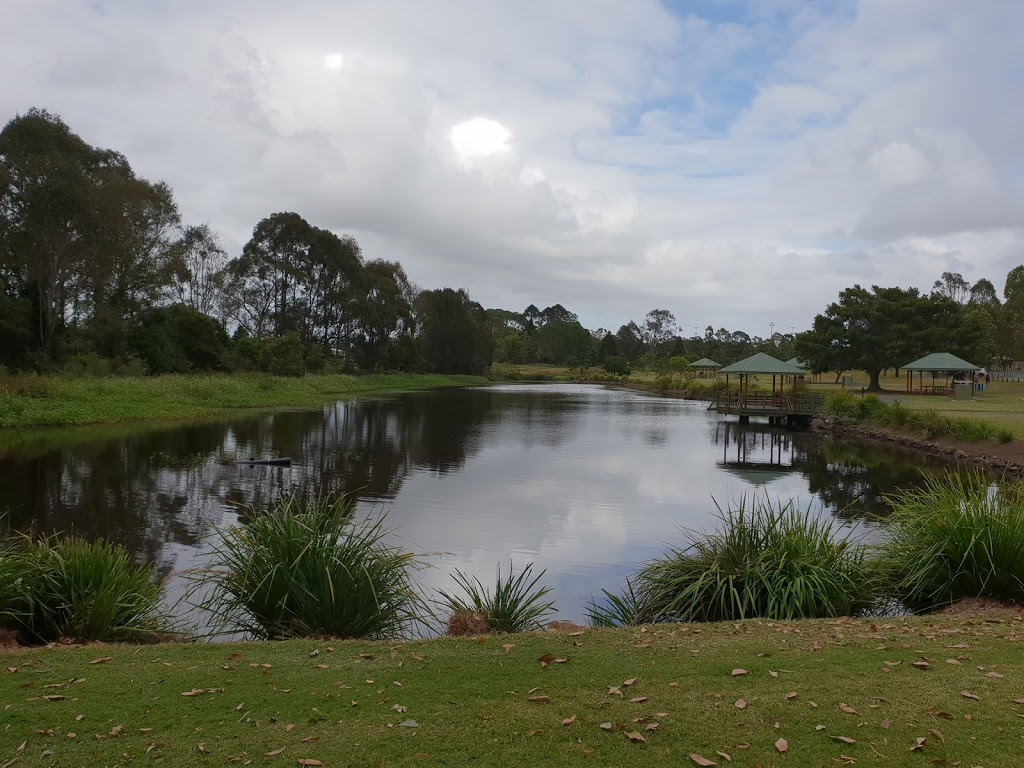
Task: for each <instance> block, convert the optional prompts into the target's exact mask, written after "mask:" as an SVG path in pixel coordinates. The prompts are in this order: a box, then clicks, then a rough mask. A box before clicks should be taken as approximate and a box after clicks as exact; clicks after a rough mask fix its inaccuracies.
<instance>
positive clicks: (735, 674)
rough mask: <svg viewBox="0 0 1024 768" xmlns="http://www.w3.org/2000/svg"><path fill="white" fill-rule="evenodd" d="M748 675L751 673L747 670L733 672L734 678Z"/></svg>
mask: <svg viewBox="0 0 1024 768" xmlns="http://www.w3.org/2000/svg"><path fill="white" fill-rule="evenodd" d="M746 674H749V673H748V672H747V670H745V669H734V670H733V671H732V676H733V677H740V676H741V675H746Z"/></svg>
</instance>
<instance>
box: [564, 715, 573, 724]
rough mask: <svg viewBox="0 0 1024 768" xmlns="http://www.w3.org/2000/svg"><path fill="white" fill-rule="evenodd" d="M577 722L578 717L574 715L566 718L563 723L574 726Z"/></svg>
mask: <svg viewBox="0 0 1024 768" xmlns="http://www.w3.org/2000/svg"><path fill="white" fill-rule="evenodd" d="M575 722H576V715H573V716H572V717H567V718H565V720H563V721H562V725H572V724H573V723H575Z"/></svg>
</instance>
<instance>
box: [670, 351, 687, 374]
mask: <svg viewBox="0 0 1024 768" xmlns="http://www.w3.org/2000/svg"><path fill="white" fill-rule="evenodd" d="M689 365H690V361H689V360H687V359H686V358H685V357H683V356H682V355H673V356H672V357H670V358H669V359H668V368H669V370H670V371H672V372H673V373H685V372H686V371H687V370H688V368H689Z"/></svg>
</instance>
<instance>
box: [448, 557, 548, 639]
mask: <svg viewBox="0 0 1024 768" xmlns="http://www.w3.org/2000/svg"><path fill="white" fill-rule="evenodd" d="M544 574H545V571H541V572H540V573H538V574H537V575H536V576H533V563H529V564H528V565H527V566H526V567H525V568H523V570H522V572H521V573H519V574H518V575H516V572H515V569H514V567H513V566H512V563H509V566H508V575H507V576H503V575H502V572H501V568H500V567H499V568H498V577H497V580H496V582H495V585H494V592H493V593H492V592H491V590H490V589H488V588H487V587H485V586H484V585H483V584H482V583H481V581H480V579H478V578H476V577H470V576H467V575H466V574H464V573H463V572H462V571H456V572H455V573H454V574H453V575H452V578H453V579H454V580H455V583H456V584H458V585H459V587H460V589H461V594H458V593H457V594H452V593H449V592H445V591H444V590H439V593H440V595H441V599H440V600H439V601H437V602H438V604H439V605H440V606H441V607H442V608H444V609H447V610H448V611H449V612H450V613H451V614H452V615H457V614H461V615H467V614H476V615H478V616H480V617H482V618H483V620H484V622H485V624H486V626H487V629H488V630H490V631H491V632H529V631H532V630H535V629H541V628H543V626H544V623H543V620H544V618H545V617H546V616H548V615H550V614H551V613H553V612H554V603H552V602H551V601H548V600H545V599H544V598H545V597H546V596H547V595H548V593H550V592H551V588H550V587H538V586H537V583H538V582H539V581H540V580H541V579H542V578H543V577H544ZM531 577H532V578H531Z"/></svg>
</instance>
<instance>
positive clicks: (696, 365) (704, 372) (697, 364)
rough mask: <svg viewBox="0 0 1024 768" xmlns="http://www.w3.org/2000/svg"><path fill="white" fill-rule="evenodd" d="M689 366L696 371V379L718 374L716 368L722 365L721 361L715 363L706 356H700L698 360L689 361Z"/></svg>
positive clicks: (712, 376) (714, 376) (713, 376)
mask: <svg viewBox="0 0 1024 768" xmlns="http://www.w3.org/2000/svg"><path fill="white" fill-rule="evenodd" d="M689 367H690V368H693V370H695V371H696V372H697V378H698V379H708V378H716V377H717V376H718V369H719V368H721V367H722V364H721V363H716V362H715V361H714V360H711V359H709V358H706V357H702V358H701V359H700V360H695V361H694V362H692V363H690V365H689Z"/></svg>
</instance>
